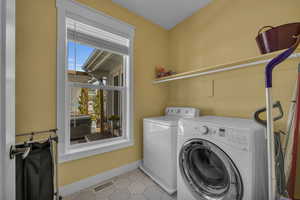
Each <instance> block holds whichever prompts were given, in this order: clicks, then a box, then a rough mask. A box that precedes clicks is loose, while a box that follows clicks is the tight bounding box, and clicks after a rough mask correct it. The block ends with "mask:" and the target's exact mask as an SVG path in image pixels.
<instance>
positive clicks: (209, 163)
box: [177, 116, 267, 200]
mask: <svg viewBox="0 0 300 200" xmlns="http://www.w3.org/2000/svg"><path fill="white" fill-rule="evenodd" d="M265 135H266V133H265V128H264V127H263V126H261V125H259V124H257V123H256V122H254V121H253V120H249V119H239V118H226V117H215V116H204V117H199V118H195V119H181V120H180V121H179V127H178V146H177V149H178V153H177V155H178V165H177V167H178V169H177V187H178V190H177V194H178V196H177V199H178V200H266V199H267V157H266V156H267V154H266V152H267V143H266V137H265Z"/></svg>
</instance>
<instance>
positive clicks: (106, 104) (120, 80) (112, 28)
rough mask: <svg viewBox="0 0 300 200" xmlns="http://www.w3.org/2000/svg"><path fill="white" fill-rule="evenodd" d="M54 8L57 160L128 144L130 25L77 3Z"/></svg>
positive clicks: (130, 131) (130, 135) (130, 136)
mask: <svg viewBox="0 0 300 200" xmlns="http://www.w3.org/2000/svg"><path fill="white" fill-rule="evenodd" d="M57 6H58V11H59V14H58V16H59V17H58V20H59V21H58V55H57V56H58V68H57V77H58V78H57V80H58V84H57V98H58V101H57V102H58V105H57V124H58V128H59V135H60V146H59V147H60V148H59V155H60V161H61V162H63V161H67V160H73V159H78V158H82V157H86V156H90V155H94V154H99V153H103V152H107V151H112V150H116V149H119V148H124V147H128V146H130V145H132V144H133V123H132V121H133V120H132V114H133V112H132V107H133V105H132V97H133V90H132V82H133V80H132V71H133V70H132V44H133V35H134V29H133V27H131V26H130V25H127V24H125V23H123V22H120V21H118V20H115V19H113V18H111V17H108V16H106V15H104V14H102V13H101V12H99V11H95V10H93V9H90V8H87V7H84V6H82V5H81V4H79V3H77V2H73V1H69V0H67V1H61V0H58V1H57ZM79 13H80V14H81V15H82V16H80V15H79Z"/></svg>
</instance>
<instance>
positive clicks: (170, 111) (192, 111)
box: [165, 107, 200, 118]
mask: <svg viewBox="0 0 300 200" xmlns="http://www.w3.org/2000/svg"><path fill="white" fill-rule="evenodd" d="M165 114H166V115H169V116H179V117H185V118H192V117H198V116H199V115H200V111H199V109H198V108H189V107H167V108H166V110H165Z"/></svg>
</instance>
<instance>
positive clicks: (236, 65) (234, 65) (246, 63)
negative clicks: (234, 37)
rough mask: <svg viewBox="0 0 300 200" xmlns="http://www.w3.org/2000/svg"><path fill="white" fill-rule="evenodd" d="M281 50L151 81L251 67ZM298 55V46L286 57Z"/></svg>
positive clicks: (264, 61) (170, 79)
mask: <svg viewBox="0 0 300 200" xmlns="http://www.w3.org/2000/svg"><path fill="white" fill-rule="evenodd" d="M283 51H284V50H282V51H277V52H273V53H269V54H264V55H261V56H257V57H252V58H247V59H244V60H238V61H235V62H231V63H226V64H220V65H213V66H207V67H201V68H199V69H197V70H193V71H187V72H183V73H178V74H175V75H172V76H167V77H163V78H158V79H155V80H154V81H153V83H164V82H169V81H175V80H180V79H187V78H193V77H197V76H203V75H208V74H213V73H218V72H224V71H231V70H235V69H241V68H246V67H251V66H255V65H259V64H266V63H268V62H269V61H270V60H271V59H272V58H274V57H276V56H277V55H279V54H280V53H282V52H283ZM298 57H300V48H298V49H296V51H295V52H294V53H293V54H292V55H291V56H290V57H289V58H288V59H292V58H298Z"/></svg>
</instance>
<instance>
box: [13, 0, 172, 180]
mask: <svg viewBox="0 0 300 200" xmlns="http://www.w3.org/2000/svg"><path fill="white" fill-rule="evenodd" d="M80 2H81V3H84V4H86V5H89V6H91V7H93V8H96V9H98V10H101V11H103V12H105V13H106V14H108V15H110V16H113V17H115V18H118V19H120V20H123V21H125V22H127V23H129V24H132V25H133V26H135V27H136V36H135V42H134V85H135V88H134V90H135V91H134V95H135V96H134V102H135V103H134V110H135V112H134V120H135V121H134V122H135V132H134V133H135V135H134V137H135V145H134V146H133V147H130V148H126V149H122V150H119V151H114V152H111V153H105V154H101V155H98V156H93V157H89V158H85V159H81V160H76V161H72V162H68V163H64V164H62V165H60V175H61V176H60V184H61V185H65V184H69V183H72V182H75V181H78V180H80V179H83V178H86V177H89V176H93V175H96V174H98V173H101V172H103V171H106V170H110V169H112V168H116V167H119V166H122V165H125V164H127V163H131V162H134V161H136V160H140V159H141V157H142V155H141V154H142V118H143V117H146V116H153V115H158V114H162V111H163V108H164V107H165V105H166V100H167V99H166V98H167V91H166V86H154V85H152V83H151V81H152V78H153V76H154V67H155V65H156V64H160V63H162V64H167V58H168V53H167V48H168V32H167V31H166V30H164V29H162V28H160V27H159V26H157V25H154V24H152V23H150V22H148V21H146V20H145V19H143V18H142V17H139V16H137V15H134V14H132V13H130V12H129V11H127V10H126V9H124V8H121V7H119V6H117V5H115V4H113V3H112V2H111V1H110V0H80ZM16 37H17V38H16V40H17V41H16V42H17V46H16V62H17V63H16V80H17V82H16V116H17V118H16V123H17V127H16V129H17V130H16V131H17V133H19V132H27V131H32V130H44V129H49V128H53V127H55V126H56V6H55V0H26V1H24V0H17V36H16Z"/></svg>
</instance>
